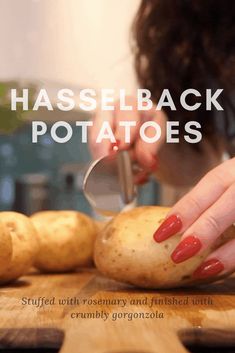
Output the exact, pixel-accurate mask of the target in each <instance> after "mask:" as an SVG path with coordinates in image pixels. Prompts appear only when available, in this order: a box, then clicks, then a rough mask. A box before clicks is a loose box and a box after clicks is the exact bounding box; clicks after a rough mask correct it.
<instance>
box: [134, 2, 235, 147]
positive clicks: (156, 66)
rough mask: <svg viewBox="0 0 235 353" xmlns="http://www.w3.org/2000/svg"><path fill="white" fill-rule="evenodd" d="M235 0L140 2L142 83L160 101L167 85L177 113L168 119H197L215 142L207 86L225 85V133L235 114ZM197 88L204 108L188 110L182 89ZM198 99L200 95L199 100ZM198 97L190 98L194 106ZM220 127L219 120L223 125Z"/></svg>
mask: <svg viewBox="0 0 235 353" xmlns="http://www.w3.org/2000/svg"><path fill="white" fill-rule="evenodd" d="M234 21H235V1H234V0H191V1H190V0H142V2H141V5H140V7H139V10H138V13H137V15H136V18H135V21H134V25H133V33H134V53H135V66H136V72H137V76H138V80H139V83H140V85H141V86H142V87H144V88H148V89H149V90H150V91H151V93H152V98H153V100H155V101H156V102H157V101H158V99H159V97H160V94H161V92H162V90H163V89H164V88H167V89H169V91H170V93H171V95H172V97H173V99H174V102H175V104H176V108H177V111H170V110H168V109H165V110H166V113H167V115H168V118H169V120H179V121H180V122H182V123H185V122H187V121H189V120H196V121H199V122H200V123H201V125H202V133H203V134H204V135H205V136H207V137H208V138H209V139H210V140H211V141H213V140H214V139H215V136H216V134H217V133H218V126H217V123H216V119H215V112H213V111H212V112H209V111H206V106H205V99H203V97H205V91H206V88H212V89H213V88H215V89H216V88H223V89H224V91H223V93H222V94H221V99H220V104H221V105H222V106H223V107H224V108H226V109H225V111H224V113H223V119H222V122H223V124H222V127H223V132H224V135H226V136H228V135H229V133H230V132H231V121H230V119H231V116H230V113H231V112H232V115H233V118H235V110H234V106H233V102H232V99H233V98H234V96H233V98H232V94H234V87H235V22H234ZM188 88H194V89H197V90H199V91H200V93H201V94H202V95H203V97H202V100H201V102H202V106H201V107H200V109H198V110H196V111H193V112H188V111H186V110H184V109H183V108H182V107H181V106H180V104H179V103H177V102H179V97H180V95H181V93H182V91H183V90H185V89H188ZM197 99H198V98H197ZM194 100H195V98H194V99H193V96H191V95H190V96H189V97H188V102H190V103H191V104H193V102H194ZM220 125H221V124H220Z"/></svg>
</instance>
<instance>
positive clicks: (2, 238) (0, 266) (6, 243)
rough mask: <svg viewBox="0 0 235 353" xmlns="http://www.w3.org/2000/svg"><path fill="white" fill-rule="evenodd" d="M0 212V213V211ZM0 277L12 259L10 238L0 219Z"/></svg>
mask: <svg viewBox="0 0 235 353" xmlns="http://www.w3.org/2000/svg"><path fill="white" fill-rule="evenodd" d="M0 214H1V213H0ZM0 249H1V252H0V277H1V275H2V274H3V273H4V272H5V271H6V270H7V268H8V266H9V264H10V262H11V259H12V240H11V235H10V232H9V231H8V229H7V227H6V226H5V224H4V223H3V222H2V221H0Z"/></svg>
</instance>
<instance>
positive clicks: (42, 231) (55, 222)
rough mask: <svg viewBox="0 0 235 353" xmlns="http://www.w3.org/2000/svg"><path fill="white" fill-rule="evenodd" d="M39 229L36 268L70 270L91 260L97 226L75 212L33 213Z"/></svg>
mask: <svg viewBox="0 0 235 353" xmlns="http://www.w3.org/2000/svg"><path fill="white" fill-rule="evenodd" d="M31 220H32V222H33V224H34V225H35V227H36V229H37V231H38V237H39V252H38V254H37V257H36V259H35V263H34V265H35V267H36V268H38V269H39V270H41V271H44V272H67V271H71V270H74V269H75V268H76V267H78V266H82V265H86V264H88V263H89V262H91V261H92V257H93V248H94V241H95V237H96V234H97V226H96V224H95V223H94V222H93V221H92V219H91V218H89V217H88V216H86V215H84V214H82V213H80V212H76V211H44V212H38V213H36V214H34V215H33V216H31Z"/></svg>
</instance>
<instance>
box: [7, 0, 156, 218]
mask: <svg viewBox="0 0 235 353" xmlns="http://www.w3.org/2000/svg"><path fill="white" fill-rule="evenodd" d="M138 5H139V0H128V1H125V0H119V1H117V0H20V1H19V0H1V1H0V42H1V59H0V60H1V65H0V210H11V209H15V210H22V211H24V210H25V212H26V213H31V212H33V211H35V210H37V209H40V208H44V209H49V208H53V209H77V210H81V211H85V212H88V213H91V210H90V208H89V205H88V204H87V201H86V200H85V198H84V196H83V193H82V190H81V187H82V180H83V175H84V170H85V169H86V167H87V164H88V163H89V161H90V160H91V157H90V154H89V151H88V146H87V145H85V144H80V143H79V141H80V140H81V138H80V134H81V131H80V129H79V128H78V127H76V128H75V129H74V135H73V138H72V139H71V141H70V142H68V143H66V144H57V143H55V142H53V140H52V139H51V137H50V135H49V133H48V134H47V135H45V136H43V137H42V138H41V139H40V143H38V144H32V143H31V123H30V122H31V120H44V121H45V122H47V124H48V130H50V125H51V124H53V123H54V122H56V121H58V120H66V121H68V122H70V123H71V124H73V123H74V122H75V121H76V120H79V119H82V120H84V119H90V116H89V115H88V114H87V113H84V112H81V111H79V109H75V110H74V111H72V112H59V111H58V110H54V111H53V112H46V111H44V110H40V111H38V112H33V113H32V112H31V113H30V112H29V113H23V114H21V113H22V112H11V111H10V110H9V106H7V99H9V97H8V93H9V89H10V87H14V88H15V87H16V86H19V87H27V88H28V87H29V86H32V92H33V90H34V89H37V88H43V87H45V88H46V89H47V90H48V92H49V95H51V97H53V94H54V93H55V92H56V91H57V90H58V89H60V88H71V89H72V90H73V91H74V92H76V91H77V92H79V89H81V88H85V87H91V88H95V89H100V88H102V87H105V88H114V89H119V88H125V89H126V90H127V92H129V93H131V92H132V91H133V90H134V88H135V87H136V82H135V75H134V72H133V65H132V54H131V50H130V27H131V23H132V20H133V17H134V14H135V12H136V10H137V8H138ZM74 126H75V123H74ZM158 201H159V187H158V185H157V183H156V182H155V181H153V180H151V181H150V182H149V183H147V184H146V185H145V186H143V187H141V188H140V190H139V204H155V203H158Z"/></svg>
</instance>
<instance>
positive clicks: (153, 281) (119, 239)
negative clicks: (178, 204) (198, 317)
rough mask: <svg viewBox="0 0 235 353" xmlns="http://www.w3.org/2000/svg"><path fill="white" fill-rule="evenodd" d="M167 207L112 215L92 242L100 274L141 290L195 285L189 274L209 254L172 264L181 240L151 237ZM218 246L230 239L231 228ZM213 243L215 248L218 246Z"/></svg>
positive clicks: (178, 236)
mask: <svg viewBox="0 0 235 353" xmlns="http://www.w3.org/2000/svg"><path fill="white" fill-rule="evenodd" d="M168 212H169V209H168V208H163V207H156V206H145V207H138V208H135V209H133V210H131V211H128V212H123V213H120V214H119V215H118V216H116V217H115V218H114V219H113V220H112V221H111V222H110V223H109V224H108V225H107V226H106V227H105V228H104V229H103V232H102V233H100V234H99V235H98V237H97V240H96V243H95V253H94V260H95V264H96V266H97V268H98V269H99V270H100V272H101V273H103V274H104V275H106V276H108V277H110V278H112V279H115V280H118V281H121V282H126V283H129V284H133V285H136V286H139V287H145V288H171V287H179V286H184V285H188V284H192V283H195V281H193V279H192V276H191V275H192V273H193V272H194V270H195V269H196V268H197V267H198V266H199V265H200V264H201V263H202V261H203V259H204V258H205V257H206V256H207V255H208V253H209V252H210V251H211V249H210V250H207V251H206V252H204V253H203V254H200V255H198V256H194V257H193V258H191V259H189V260H187V261H185V262H183V263H180V264H177V265H176V264H175V263H174V262H173V261H172V260H171V258H170V255H171V253H172V251H173V250H174V249H175V247H176V245H177V244H178V243H179V240H180V238H181V235H180V234H177V235H175V236H173V237H171V238H169V239H167V240H166V241H164V242H162V243H157V242H156V241H154V239H153V234H154V232H155V231H156V229H157V228H158V227H159V225H160V224H161V222H162V221H163V220H164V218H165V216H166V214H167V213H168ZM232 228H233V229H230V230H229V231H228V232H227V233H226V234H224V235H223V236H222V237H221V238H220V241H219V243H221V242H224V241H226V240H228V238H231V237H234V235H235V234H234V233H235V231H234V227H232ZM219 243H218V242H217V246H218V245H219Z"/></svg>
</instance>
